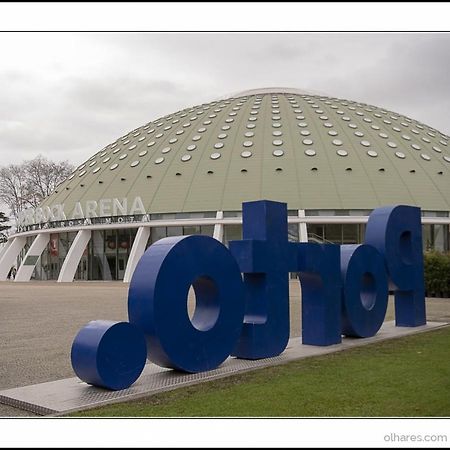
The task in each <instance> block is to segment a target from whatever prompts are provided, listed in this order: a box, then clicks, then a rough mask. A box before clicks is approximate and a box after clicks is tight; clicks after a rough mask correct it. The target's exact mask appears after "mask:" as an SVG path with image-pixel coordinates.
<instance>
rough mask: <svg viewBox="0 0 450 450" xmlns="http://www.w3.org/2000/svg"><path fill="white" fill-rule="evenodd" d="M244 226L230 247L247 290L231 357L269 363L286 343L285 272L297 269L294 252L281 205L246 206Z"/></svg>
mask: <svg viewBox="0 0 450 450" xmlns="http://www.w3.org/2000/svg"><path fill="white" fill-rule="evenodd" d="M242 223H243V225H242V235H243V238H244V239H243V240H242V241H231V242H230V251H231V253H232V254H233V256H234V257H235V258H236V260H237V262H238V263H239V268H240V269H241V272H243V273H244V286H245V318H244V326H243V328H242V335H241V337H240V339H239V342H238V344H237V346H236V348H235V349H234V351H233V355H234V356H237V357H238V358H243V359H261V358H269V357H272V356H277V355H279V354H280V353H282V352H283V351H284V349H285V348H286V346H287V343H288V340H289V272H290V271H295V268H296V262H297V261H296V248H295V244H293V243H290V242H289V241H288V234H287V209H286V204H285V203H278V202H270V201H259V202H248V203H244V204H243V205H242Z"/></svg>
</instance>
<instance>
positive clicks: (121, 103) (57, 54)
mask: <svg viewBox="0 0 450 450" xmlns="http://www.w3.org/2000/svg"><path fill="white" fill-rule="evenodd" d="M0 55H1V64H0V152H1V156H2V161H1V163H0V164H1V165H6V164H10V163H17V162H21V161H22V160H24V159H30V158H34V157H35V156H37V155H38V154H39V153H41V154H43V155H44V156H46V157H48V158H51V159H53V160H63V159H67V160H69V161H70V162H72V163H74V164H79V163H81V162H82V161H83V160H85V159H87V158H88V157H89V156H91V155H92V154H93V153H95V152H96V151H98V150H100V149H101V148H103V147H104V146H105V145H107V144H109V143H111V142H113V141H114V140H115V139H116V138H117V137H119V136H121V135H123V134H125V133H126V132H128V131H130V130H131V129H134V128H136V127H138V126H140V125H143V124H145V123H147V122H148V121H150V120H154V119H156V118H158V117H160V116H163V115H165V114H168V113H172V112H175V111H178V110H180V109H183V108H185V107H189V106H192V105H195V104H200V103H203V102H209V101H212V100H214V99H216V98H218V97H223V96H224V95H226V94H230V93H235V92H237V91H241V90H245V89H252V88H259V87H267V86H285V87H294V88H299V89H303V90H309V89H310V90H313V91H319V92H323V93H325V94H328V95H330V96H333V97H341V98H347V99H350V100H356V101H362V102H366V103H371V104H374V105H376V106H380V107H383V108H387V109H390V110H393V111H395V112H398V113H402V114H406V115H408V116H410V117H412V118H414V119H417V120H420V121H422V122H424V123H426V124H427V125H430V126H432V127H434V128H436V129H438V130H439V131H442V132H443V133H446V134H450V57H449V55H450V34H431V33H428V34H427V33H425V34H423V33H421V34H411V33H407V34H405V33H403V34H373V33H369V34H345V33H336V34H323V33H307V34H301V33H298V34H294V33H286V34H282V33H274V34H268V33H265V34H258V33H249V34H232V33H216V34H207V33H193V34H177V33H162V34H153V33H148V34H145V33H99V34H95V33H11V34H9V33H1V34H0Z"/></svg>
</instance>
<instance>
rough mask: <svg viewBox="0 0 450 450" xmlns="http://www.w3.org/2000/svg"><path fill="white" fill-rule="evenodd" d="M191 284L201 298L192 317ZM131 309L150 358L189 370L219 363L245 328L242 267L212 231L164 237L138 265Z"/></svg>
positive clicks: (132, 320) (130, 295)
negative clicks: (145, 340)
mask: <svg viewBox="0 0 450 450" xmlns="http://www.w3.org/2000/svg"><path fill="white" fill-rule="evenodd" d="M191 285H192V286H193V287H194V290H195V294H196V299H197V304H196V310H195V314H194V317H193V319H192V322H191V320H190V319H189V315H188V310H187V295H188V291H189V288H190V287H191ZM128 314H129V320H130V322H131V323H133V324H135V325H136V326H138V327H139V328H140V329H141V330H142V331H143V332H144V334H145V336H146V339H147V345H148V358H149V359H150V360H151V361H153V362H155V363H156V364H159V365H160V366H163V367H171V368H174V369H178V370H183V371H185V372H193V373H195V372H201V371H205V370H211V369H214V368H216V367H217V366H219V365H220V364H221V363H222V362H223V361H224V360H225V359H226V358H227V357H228V356H229V355H230V353H231V351H232V349H233V347H234V346H235V344H236V341H237V339H238V337H239V334H240V332H241V328H242V322H243V317H244V302H243V286H242V278H241V273H240V272H239V267H238V265H237V263H236V261H235V259H234V258H233V256H232V255H231V253H230V252H229V251H228V249H227V248H226V247H225V246H224V245H223V244H221V243H220V242H219V241H217V240H216V239H213V238H211V237H208V236H181V237H171V238H166V239H161V240H160V241H158V242H156V243H155V244H153V245H152V246H151V247H149V248H148V249H147V251H146V252H145V253H144V255H143V256H142V258H141V260H140V261H139V263H138V265H137V267H136V270H135V272H134V274H133V277H132V280H131V284H130V290H129V294H128Z"/></svg>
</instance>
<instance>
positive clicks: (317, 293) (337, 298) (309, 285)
mask: <svg viewBox="0 0 450 450" xmlns="http://www.w3.org/2000/svg"><path fill="white" fill-rule="evenodd" d="M339 267H340V254H339V245H334V244H298V271H299V273H298V275H299V278H300V283H301V288H302V342H303V344H308V345H333V344H338V343H339V342H341V322H340V315H341V284H342V283H341V274H340V270H339Z"/></svg>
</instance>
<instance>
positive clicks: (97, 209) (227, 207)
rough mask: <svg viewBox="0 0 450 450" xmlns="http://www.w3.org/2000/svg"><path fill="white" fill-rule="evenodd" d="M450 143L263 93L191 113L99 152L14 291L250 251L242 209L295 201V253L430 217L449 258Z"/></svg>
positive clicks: (393, 117) (7, 252)
mask: <svg viewBox="0 0 450 450" xmlns="http://www.w3.org/2000/svg"><path fill="white" fill-rule="evenodd" d="M448 145H449V137H448V136H447V135H445V134H443V133H441V132H439V131H437V130H436V129H434V128H431V127H430V126H428V125H425V124H423V123H421V122H419V121H417V120H414V119H411V118H409V117H407V116H404V115H402V114H397V113H394V112H392V111H388V110H386V109H383V108H379V107H376V106H373V105H368V104H365V103H359V102H355V101H351V100H345V99H338V98H332V97H327V96H323V95H315V94H311V93H309V94H308V93H305V92H302V91H299V90H297V89H282V88H274V89H260V90H253V91H247V92H243V93H240V94H237V95H234V96H233V97H231V98H226V99H221V100H217V101H213V102H211V103H208V104H202V105H198V106H194V107H191V108H187V109H184V110H182V111H179V112H176V113H174V114H170V115H167V116H165V117H162V118H160V119H157V120H154V121H152V122H149V123H147V124H145V125H143V126H141V127H138V128H136V129H135V130H133V131H131V132H130V133H128V134H126V135H125V136H122V137H120V138H119V139H117V140H115V141H114V142H113V143H112V144H110V145H107V146H106V147H105V148H103V149H102V150H100V151H98V152H97V153H95V154H94V155H92V157H90V158H89V159H88V160H87V161H86V162H84V163H83V164H81V165H80V166H79V167H77V169H76V170H74V172H73V173H72V174H71V175H70V176H69V177H68V178H67V180H65V181H64V182H63V183H61V184H60V185H59V186H58V187H57V188H56V190H55V191H54V192H53V193H52V194H51V195H50V196H49V197H47V198H46V199H45V200H44V201H43V202H42V204H41V206H40V207H39V208H37V209H36V210H26V211H23V212H22V214H21V216H20V218H19V221H18V224H17V231H16V233H15V234H13V235H12V236H11V237H10V238H9V240H8V242H7V244H6V246H5V248H4V249H3V251H2V254H1V256H0V279H5V278H6V276H7V274H8V272H9V270H10V268H11V266H13V265H14V264H16V262H17V263H18V272H17V276H16V279H15V280H16V281H28V280H30V279H39V280H57V281H59V282H65V281H72V280H74V279H76V280H124V281H129V280H130V278H131V276H132V274H133V270H134V268H135V267H136V264H137V261H138V260H139V258H140V257H141V255H142V254H143V252H144V251H145V249H146V248H147V247H148V245H150V244H151V243H153V242H155V241H157V240H158V239H161V238H163V237H165V236H174V235H181V234H185V235H186V234H196V233H201V234H205V235H209V236H213V237H214V238H216V239H219V240H221V241H222V242H224V243H225V244H227V243H228V241H230V240H234V239H240V238H241V222H242V214H241V204H242V202H245V201H249V200H259V199H269V200H278V201H283V202H286V203H287V204H288V210H289V219H288V220H289V238H290V239H291V240H294V241H300V242H306V241H312V242H333V243H342V244H348V243H358V242H361V240H362V238H363V235H364V229H365V223H366V222H367V217H368V215H369V213H370V212H371V210H372V209H373V208H375V207H378V206H383V205H390V204H408V205H417V206H420V207H421V208H422V215H423V218H422V221H423V242H424V249H433V248H434V249H438V250H443V251H448V250H449V224H450V216H449V212H450V150H449V146H448Z"/></svg>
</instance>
